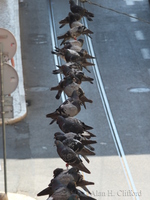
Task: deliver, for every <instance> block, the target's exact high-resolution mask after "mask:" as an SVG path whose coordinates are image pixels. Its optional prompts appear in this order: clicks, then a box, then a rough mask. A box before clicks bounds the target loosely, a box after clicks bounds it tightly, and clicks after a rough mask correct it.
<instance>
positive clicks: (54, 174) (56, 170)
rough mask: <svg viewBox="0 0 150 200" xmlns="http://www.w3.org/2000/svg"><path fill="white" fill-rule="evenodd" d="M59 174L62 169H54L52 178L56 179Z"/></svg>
mask: <svg viewBox="0 0 150 200" xmlns="http://www.w3.org/2000/svg"><path fill="white" fill-rule="evenodd" d="M61 172H63V169H62V168H56V169H55V170H54V171H53V176H54V178H56V177H57V176H58V175H59V174H60V173H61Z"/></svg>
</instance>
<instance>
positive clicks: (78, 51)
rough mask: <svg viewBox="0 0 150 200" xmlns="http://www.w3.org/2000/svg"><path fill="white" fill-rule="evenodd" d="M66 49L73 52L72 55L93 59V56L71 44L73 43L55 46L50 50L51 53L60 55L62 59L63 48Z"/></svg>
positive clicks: (63, 55)
mask: <svg viewBox="0 0 150 200" xmlns="http://www.w3.org/2000/svg"><path fill="white" fill-rule="evenodd" d="M66 49H67V50H68V51H69V52H70V53H71V54H74V55H77V56H81V57H83V58H86V59H94V58H95V57H93V56H91V55H89V54H88V52H87V51H86V50H85V49H83V48H81V47H79V46H75V45H74V46H73V45H68V46H67V45H65V46H64V47H63V48H61V49H60V48H58V47H55V50H54V51H52V54H56V55H57V56H61V57H62V59H64V60H65V52H66V51H65V50H66Z"/></svg>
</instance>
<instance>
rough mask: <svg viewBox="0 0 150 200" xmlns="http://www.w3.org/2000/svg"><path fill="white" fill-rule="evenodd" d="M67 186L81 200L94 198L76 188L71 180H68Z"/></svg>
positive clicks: (92, 199) (93, 199)
mask: <svg viewBox="0 0 150 200" xmlns="http://www.w3.org/2000/svg"><path fill="white" fill-rule="evenodd" d="M67 187H68V189H69V190H70V191H71V192H72V193H74V194H77V195H78V196H79V198H80V199H81V200H96V199H95V198H93V197H91V196H89V195H86V194H85V193H83V192H82V191H81V190H79V189H77V188H76V187H75V184H74V183H73V182H69V183H68V185H67Z"/></svg>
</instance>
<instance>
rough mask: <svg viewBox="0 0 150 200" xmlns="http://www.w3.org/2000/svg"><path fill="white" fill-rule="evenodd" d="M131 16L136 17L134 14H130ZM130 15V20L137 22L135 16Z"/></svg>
mask: <svg viewBox="0 0 150 200" xmlns="http://www.w3.org/2000/svg"><path fill="white" fill-rule="evenodd" d="M130 15H131V16H132V17H137V15H136V14H130ZM132 17H130V20H131V22H137V21H138V20H137V19H135V18H132Z"/></svg>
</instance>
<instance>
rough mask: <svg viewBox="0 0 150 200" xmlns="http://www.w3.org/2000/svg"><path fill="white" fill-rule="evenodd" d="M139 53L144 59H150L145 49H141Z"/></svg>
mask: <svg viewBox="0 0 150 200" xmlns="http://www.w3.org/2000/svg"><path fill="white" fill-rule="evenodd" d="M141 53H142V56H143V58H144V59H150V50H149V49H147V48H143V49H141Z"/></svg>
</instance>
